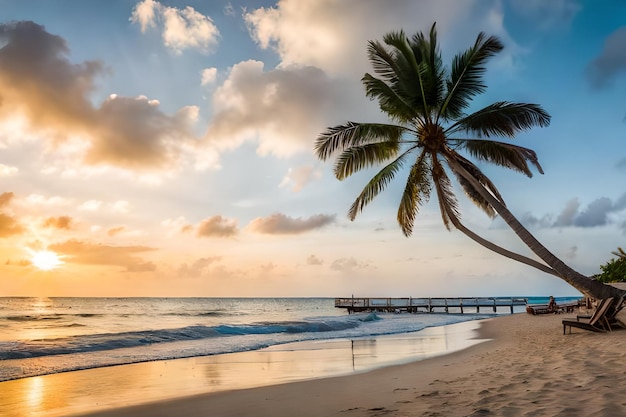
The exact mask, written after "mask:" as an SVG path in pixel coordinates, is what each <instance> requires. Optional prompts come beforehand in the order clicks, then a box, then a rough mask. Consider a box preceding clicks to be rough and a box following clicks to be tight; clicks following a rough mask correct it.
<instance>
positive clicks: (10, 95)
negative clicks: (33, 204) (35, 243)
mask: <svg viewBox="0 0 626 417" xmlns="http://www.w3.org/2000/svg"><path fill="white" fill-rule="evenodd" d="M0 42H4V44H3V47H2V48H0V90H1V91H2V102H3V106H1V107H0V120H2V121H10V120H15V119H16V120H21V122H20V123H21V127H20V129H19V132H14V131H12V132H11V134H12V135H13V136H15V135H16V134H21V133H22V132H24V134H29V135H30V137H34V138H36V140H41V141H44V148H45V149H47V150H48V152H49V153H50V154H54V157H55V158H56V159H57V160H55V159H54V158H52V159H51V158H48V159H47V160H46V163H47V164H48V165H49V167H48V168H46V167H44V169H49V170H52V171H54V170H55V168H50V167H53V166H54V165H55V164H56V165H58V166H59V167H62V168H63V169H62V170H63V171H64V172H66V173H67V172H74V171H72V168H71V167H74V166H80V165H81V164H82V165H86V166H100V167H103V166H115V167H120V168H123V169H127V170H136V171H142V170H159V169H171V168H174V167H175V166H176V165H177V163H178V162H180V160H181V159H182V158H185V157H186V156H191V155H193V150H192V149H191V150H190V149H189V147H191V146H192V144H194V143H195V142H194V139H193V134H192V128H193V126H194V124H195V123H196V119H197V117H198V111H199V109H198V108H197V107H195V106H186V107H183V108H181V109H180V110H178V111H177V112H175V113H174V114H171V115H170V114H166V113H165V112H164V111H162V110H161V108H160V103H159V102H158V101H157V100H150V99H148V98H147V97H145V96H138V97H123V96H119V95H116V94H111V95H110V96H109V97H108V99H106V100H105V101H104V102H103V103H102V104H101V105H100V106H94V105H93V104H92V102H91V98H90V95H91V94H92V93H93V91H94V90H95V80H96V78H97V77H98V76H101V75H104V74H105V73H106V70H105V67H104V65H103V64H102V63H100V62H98V61H86V62H83V63H81V64H73V63H71V62H70V61H69V59H68V55H69V48H68V47H67V45H66V43H65V40H64V39H62V38H60V37H59V36H56V35H52V34H50V33H48V32H47V31H46V30H45V29H44V27H43V26H40V25H38V24H36V23H33V22H15V23H9V24H3V25H0ZM50 103H54V105H50ZM33 133H36V135H35V134H33ZM190 151H191V152H190Z"/></svg>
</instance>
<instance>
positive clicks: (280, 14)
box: [244, 0, 512, 77]
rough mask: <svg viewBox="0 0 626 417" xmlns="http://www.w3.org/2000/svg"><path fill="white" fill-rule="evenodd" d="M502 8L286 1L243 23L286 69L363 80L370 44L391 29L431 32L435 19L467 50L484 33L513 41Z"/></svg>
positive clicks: (428, 1)
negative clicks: (309, 69) (298, 68)
mask: <svg viewBox="0 0 626 417" xmlns="http://www.w3.org/2000/svg"><path fill="white" fill-rule="evenodd" d="M501 9H502V6H501V3H500V2H498V1H485V0H481V1H463V2H459V1H456V0H421V1H413V0H395V1H394V2H393V7H389V4H387V3H386V2H381V1H376V0H326V1H301V0H282V1H280V2H277V5H276V6H275V7H268V8H259V9H256V10H252V11H250V12H247V13H244V19H245V21H246V24H247V26H248V31H249V32H250V35H251V37H252V38H253V40H254V41H255V42H257V43H258V45H259V46H260V47H261V48H263V49H271V50H274V51H275V52H276V53H277V54H278V55H279V57H280V59H281V64H280V66H281V67H283V68H287V67H290V66H315V67H317V68H320V69H322V70H323V71H325V72H327V73H329V74H333V75H337V74H344V75H345V74H349V75H350V76H355V75H357V76H359V77H360V76H361V75H363V73H364V72H365V71H369V69H370V65H369V64H368V61H367V55H366V45H367V41H369V40H372V39H381V38H382V36H383V35H384V34H386V33H387V32H390V31H392V30H394V31H395V30H398V29H401V28H403V29H405V31H406V32H407V33H409V34H410V35H412V34H413V33H415V32H416V31H419V30H421V31H425V32H428V30H429V29H430V27H431V25H432V24H433V22H434V21H436V22H437V26H438V28H439V34H440V35H445V34H446V33H449V32H451V31H452V30H454V31H456V32H457V34H456V35H455V36H456V38H455V45H456V41H460V42H461V41H462V42H463V48H467V47H468V46H470V45H469V44H467V39H468V36H469V37H472V38H474V37H475V36H476V35H478V32H479V31H480V30H484V31H486V32H489V33H491V34H496V35H499V36H501V37H503V38H505V39H507V40H510V39H509V37H508V35H507V33H506V31H505V30H504V27H503V23H502V20H503V12H502V10H501ZM363 22H376V24H375V25H371V24H365V25H364V24H363ZM477 28H480V29H477ZM508 44H509V45H511V44H512V42H509V43H508ZM455 47H456V46H455Z"/></svg>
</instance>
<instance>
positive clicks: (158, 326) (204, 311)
mask: <svg viewBox="0 0 626 417" xmlns="http://www.w3.org/2000/svg"><path fill="white" fill-rule="evenodd" d="M571 298H574V299H575V298H576V297H571ZM544 300H545V302H547V297H543V298H535V299H533V300H532V303H541V302H543V301H544ZM557 301H558V302H563V301H565V299H558V300H557ZM529 303H531V300H529ZM506 310H507V311H508V308H507V309H506ZM521 311H523V307H522V308H521V309H520V310H519V312H521ZM498 314H503V312H499V313H498ZM493 315H494V314H485V313H481V314H471V313H470V314H467V312H466V314H432V313H431V314H408V313H403V314H393V313H359V314H348V313H347V312H346V311H345V310H344V309H339V308H335V307H334V299H331V298H27V297H24V298H20V297H10V298H0V381H7V380H12V379H18V378H25V377H30V376H36V375H45V374H52V373H58V372H64V371H71V370H78V369H89V368H97V367H102V366H111V365H120V364H128V363H137V362H145V361H154V360H165V359H177V358H189V357H197V356H206V355H218V354H225V353H233V352H243V351H251V350H257V349H261V348H265V347H269V346H275V345H280V344H284V343H289V342H297V341H307V340H322V339H324V340H326V339H352V340H359V339H363V338H368V337H372V336H380V335H390V334H401V333H409V332H416V331H419V330H422V329H425V328H427V327H433V326H443V325H446V324H453V323H458V322H463V321H468V320H480V319H484V318H488V317H492V316H493Z"/></svg>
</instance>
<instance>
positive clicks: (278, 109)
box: [206, 61, 365, 157]
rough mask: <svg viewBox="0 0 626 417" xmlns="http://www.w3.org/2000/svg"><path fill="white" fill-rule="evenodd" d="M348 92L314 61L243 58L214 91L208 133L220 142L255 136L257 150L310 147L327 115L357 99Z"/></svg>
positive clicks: (283, 152)
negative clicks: (295, 63) (272, 63)
mask: <svg viewBox="0 0 626 417" xmlns="http://www.w3.org/2000/svg"><path fill="white" fill-rule="evenodd" d="M359 93H360V92H359ZM350 95H351V93H350V89H348V88H346V86H345V84H344V83H343V82H341V81H339V80H334V79H330V78H329V77H328V76H327V75H326V74H325V73H324V72H323V71H321V70H319V69H318V68H315V67H302V68H290V69H276V70H271V71H267V72H266V71H264V65H263V63H262V62H259V61H245V62H241V63H239V64H237V65H235V66H233V68H232V69H231V71H230V74H229V75H228V78H227V79H226V80H225V81H224V83H223V84H222V85H221V86H220V87H219V88H217V90H216V92H215V94H214V95H213V108H214V111H215V114H214V117H213V120H212V121H211V124H210V125H209V128H208V131H207V136H206V138H207V140H208V141H209V142H210V143H213V144H216V145H218V146H220V147H221V148H235V147H237V146H240V145H241V144H242V143H243V142H244V141H258V143H259V146H258V149H257V151H258V153H259V154H261V155H267V154H272V155H275V156H279V157H283V156H290V155H293V154H294V153H295V152H298V151H303V150H306V151H309V152H310V150H311V149H312V143H313V141H314V139H315V138H316V137H317V135H318V134H319V133H320V132H321V131H322V130H323V129H324V128H326V126H327V121H328V120H332V119H333V118H335V117H337V116H336V115H337V114H341V113H348V112H347V111H344V110H345V109H347V108H350V107H351V106H350V105H349V103H350V102H352V103H355V102H357V103H358V98H353V99H351V98H350ZM360 95H362V94H360ZM363 101H365V99H363ZM354 107H355V106H352V108H353V109H354ZM341 121H343V120H341Z"/></svg>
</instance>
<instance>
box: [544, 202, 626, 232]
mask: <svg viewBox="0 0 626 417" xmlns="http://www.w3.org/2000/svg"><path fill="white" fill-rule="evenodd" d="M579 208H580V202H579V201H578V200H577V199H574V200H571V201H569V202H568V203H567V205H566V206H565V208H564V209H563V211H562V212H561V213H560V214H559V216H558V217H557V219H556V221H555V222H554V224H553V226H554V227H564V226H577V227H596V226H605V225H607V224H609V223H610V222H611V218H610V214H612V213H616V212H619V211H621V210H624V209H626V194H624V195H622V196H621V197H620V198H618V199H617V200H616V201H615V202H613V201H612V200H611V199H609V198H607V197H601V198H598V199H596V200H594V201H592V202H591V203H589V205H588V206H587V208H586V209H584V210H582V211H579Z"/></svg>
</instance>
